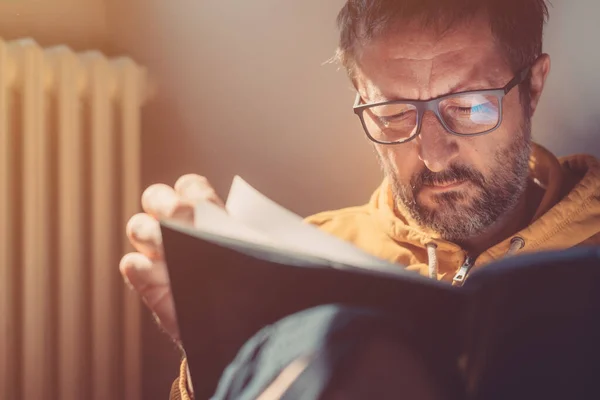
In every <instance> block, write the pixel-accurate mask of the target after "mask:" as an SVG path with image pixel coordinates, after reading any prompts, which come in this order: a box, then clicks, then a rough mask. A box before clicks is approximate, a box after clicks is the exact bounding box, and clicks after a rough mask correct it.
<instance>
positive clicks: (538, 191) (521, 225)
mask: <svg viewBox="0 0 600 400" xmlns="http://www.w3.org/2000/svg"><path fill="white" fill-rule="evenodd" d="M546 16H547V7H546V4H545V2H544V0H395V1H394V0H349V1H348V2H347V3H346V5H345V6H344V7H343V9H342V10H341V12H340V15H339V17H338V23H339V27H340V30H341V35H340V45H339V49H338V53H337V58H338V60H339V61H340V62H341V63H342V64H343V65H344V66H345V67H346V69H347V71H348V74H349V77H350V79H351V80H352V82H353V84H354V86H355V88H356V91H357V102H356V105H355V108H354V111H355V113H356V114H357V116H358V117H359V120H360V122H361V124H362V126H363V128H364V130H365V134H366V135H367V137H368V138H369V139H370V140H371V141H372V143H373V146H374V147H375V150H376V153H377V156H378V158H379V161H380V163H381V166H382V169H383V171H384V174H385V179H384V181H383V183H382V184H381V186H380V187H379V189H378V190H377V191H376V192H375V193H374V194H373V196H372V198H371V201H370V202H369V203H368V204H367V205H364V206H360V207H355V208H349V209H344V210H338V211H331V212H325V213H322V214H319V215H315V216H312V217H309V218H308V219H307V221H308V222H310V223H312V224H315V225H317V226H319V227H320V228H321V229H323V230H325V231H327V232H329V233H331V234H333V235H336V236H338V237H340V238H342V239H345V240H348V241H350V242H352V243H354V244H355V245H357V246H358V247H360V248H362V249H364V250H366V251H367V252H370V253H372V254H374V255H376V256H379V257H382V258H385V259H388V260H391V261H396V262H398V263H400V264H403V265H408V266H409V267H408V269H410V270H414V271H418V272H420V273H421V274H423V275H426V276H429V277H431V278H432V279H438V280H441V281H444V282H448V283H449V284H453V285H462V284H463V283H464V281H465V280H466V279H467V278H468V275H469V273H470V272H471V271H472V270H474V269H477V268H481V267H483V266H485V265H486V264H488V263H489V262H491V261H493V260H496V259H499V258H502V257H505V256H507V255H511V254H516V253H522V252H536V251H542V250H550V249H563V248H569V247H574V246H580V245H587V244H598V243H600V235H599V232H600V201H599V199H600V168H599V165H598V161H597V160H596V159H595V158H593V157H591V156H583V155H578V156H572V157H566V158H563V159H560V160H559V159H557V158H556V157H555V156H553V155H552V154H551V153H550V152H548V151H547V150H545V149H544V148H543V147H541V146H539V145H537V144H535V143H533V142H532V138H531V118H532V116H533V115H534V113H535V111H536V109H537V106H538V103H539V101H540V98H541V96H542V92H543V89H544V84H545V82H546V79H547V77H548V74H549V71H550V57H549V56H548V55H547V54H543V53H542V33H543V26H544V23H545V18H546ZM565 134H568V132H565ZM204 200H210V201H213V202H215V203H217V204H221V205H222V201H221V200H220V199H219V198H218V196H217V195H216V194H215V192H214V190H213V189H212V187H211V186H210V184H209V183H208V182H207V181H206V179H205V178H202V177H198V176H194V175H188V176H184V177H182V178H181V179H180V180H179V181H178V182H177V183H176V184H175V187H174V189H171V188H169V187H168V186H165V185H155V186H152V187H150V188H149V189H148V190H147V191H146V192H145V193H144V195H143V198H142V203H143V207H144V210H145V211H146V213H147V214H140V215H137V216H134V217H133V218H132V219H131V221H130V223H129V225H128V235H129V237H130V238H131V241H132V243H133V244H134V245H135V246H136V248H137V249H138V251H139V253H135V254H130V255H127V256H125V257H124V258H123V260H122V262H121V266H120V267H121V271H122V273H123V275H124V277H125V278H126V280H127V281H128V282H129V283H130V284H131V285H132V286H133V288H134V289H136V290H137V291H139V293H140V295H141V296H142V298H143V299H144V300H145V302H146V303H147V305H148V306H149V307H150V309H151V310H152V311H153V312H154V313H155V315H156V316H157V318H158V319H159V320H160V322H161V324H162V326H163V327H164V329H165V330H166V331H167V332H168V333H169V334H170V335H171V336H172V337H173V339H175V340H177V339H178V331H177V323H176V320H175V313H174V309H173V301H172V297H171V293H170V289H169V282H168V276H167V273H166V267H165V265H164V263H163V262H162V258H161V240H160V232H159V228H158V223H157V221H156V218H161V217H173V216H175V217H177V218H180V219H182V220H188V221H189V220H191V218H192V214H191V212H190V210H191V209H192V206H193V204H194V203H195V202H197V201H204ZM182 371H183V372H185V363H184V365H183V366H182ZM189 386H190V385H189V382H187V380H186V374H185V373H182V375H181V379H180V380H179V383H178V386H177V385H175V387H176V388H180V391H181V393H180V395H181V396H182V397H183V398H186V396H187V393H186V391H187V390H188V389H189Z"/></svg>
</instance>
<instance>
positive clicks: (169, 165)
mask: <svg viewBox="0 0 600 400" xmlns="http://www.w3.org/2000/svg"><path fill="white" fill-rule="evenodd" d="M343 2H344V1H343V0H328V1H326V2H324V1H322V0H310V1H308V0H305V1H294V2H292V1H287V2H282V1H278V0H254V1H239V0H203V1H197V0H171V1H170V2H168V3H167V2H164V1H160V0H130V1H128V2H123V1H119V0H111V2H109V14H108V18H109V21H111V25H110V31H111V33H112V34H113V35H114V36H113V42H114V43H113V44H115V45H116V46H117V47H116V49H117V50H118V51H124V52H128V53H132V54H134V55H135V56H136V58H138V60H140V61H141V62H143V63H144V64H146V65H148V66H149V67H150V70H151V71H152V72H153V74H154V78H155V79H156V81H157V82H158V84H159V92H158V93H159V97H158V98H157V99H156V100H155V101H154V102H153V103H152V104H151V105H150V106H149V107H148V108H147V109H146V113H145V117H144V143H143V146H144V147H143V148H144V150H143V151H144V165H143V169H144V185H149V184H151V183H154V182H165V183H172V182H173V181H174V180H175V179H176V177H177V176H179V175H181V174H183V173H188V172H196V173H201V174H206V175H207V176H208V177H209V178H210V179H211V181H212V182H213V183H214V184H215V185H216V187H217V189H218V191H219V192H220V193H221V194H223V195H225V194H226V193H227V188H228V185H229V182H230V180H231V177H232V176H233V175H234V174H236V173H237V174H241V175H243V176H244V177H245V178H247V179H248V180H249V181H250V182H251V183H253V184H254V185H256V186H257V187H258V188H259V189H260V190H262V191H264V192H265V193H267V194H268V195H270V196H271V197H273V198H274V199H276V200H277V201H279V202H281V203H282V204H284V205H285V206H287V207H289V208H291V209H292V210H294V211H296V212H298V213H300V214H302V215H307V214H310V213H313V212H317V211H319V210H324V209H330V208H336V207H343V206H346V205H350V204H358V203H362V202H364V201H366V200H367V198H368V196H369V194H370V192H371V190H372V189H373V188H374V187H375V185H377V183H378V181H379V176H380V174H379V170H378V167H377V165H376V163H375V160H374V157H373V155H372V151H371V149H370V145H369V144H368V142H367V141H366V139H364V137H363V134H362V130H361V129H360V127H359V125H358V123H357V120H356V119H355V117H354V115H353V114H352V111H351V106H352V102H353V99H354V96H353V93H352V90H351V87H350V85H349V84H348V82H347V81H346V78H345V76H344V73H343V72H342V71H339V72H338V71H337V70H336V67H335V66H333V65H323V63H324V61H326V60H327V59H328V58H329V57H330V56H331V55H332V52H333V50H334V48H335V44H336V30H335V23H334V21H335V16H336V14H337V11H338V10H339V8H340V6H341V5H342V4H343ZM553 4H554V6H553V8H552V9H551V14H552V17H551V21H550V24H549V26H548V29H547V34H546V49H545V50H546V51H548V52H549V53H550V54H551V55H552V56H553V71H552V74H551V77H550V80H549V82H548V87H547V92H546V93H545V95H544V98H543V100H542V103H541V105H540V108H539V112H538V114H537V116H536V117H535V122H534V135H535V137H536V139H537V140H538V141H539V142H541V143H542V144H544V145H547V146H548V147H549V148H550V149H551V150H553V151H555V152H556V153H557V154H561V155H562V154H569V153H573V152H592V153H594V154H596V155H600V145H599V144H598V141H597V139H596V126H597V125H598V124H597V122H600V121H599V115H600V114H599V113H598V107H597V106H596V104H597V102H598V95H597V93H598V92H599V89H600V80H598V79H596V71H597V70H598V69H599V68H600V53H598V52H597V51H594V50H593V47H592V44H591V42H592V38H594V37H598V35H599V34H600V27H599V26H598V24H597V23H596V21H595V15H597V11H599V6H598V4H597V2H594V0H570V1H569V2H568V3H567V2H566V1H561V0H555V1H553ZM594 10H595V11H596V12H594ZM147 329H148V331H147V332H146V335H147V336H146V338H145V343H146V345H145V346H146V348H147V349H152V351H150V350H148V351H147V353H146V357H147V361H148V362H149V363H151V362H156V363H159V365H157V366H151V365H149V364H146V379H147V381H146V382H147V386H146V388H147V390H148V393H159V392H160V391H164V387H165V385H166V384H168V383H170V380H171V379H172V377H173V376H174V374H175V373H176V365H177V358H176V356H174V352H173V351H172V348H171V346H170V345H169V344H168V343H167V341H166V340H165V339H164V337H163V336H162V335H161V334H159V333H157V331H156V329H154V326H153V325H152V323H149V324H148V326H147ZM161 395H162V393H161ZM159 397H160V396H159Z"/></svg>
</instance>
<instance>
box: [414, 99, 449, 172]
mask: <svg viewBox="0 0 600 400" xmlns="http://www.w3.org/2000/svg"><path fill="white" fill-rule="evenodd" d="M416 140H417V146H418V147H419V159H420V160H421V161H423V163H424V164H425V166H426V167H427V168H428V169H429V170H430V171H431V172H441V171H443V170H445V169H446V168H447V167H448V166H449V165H450V163H451V162H452V160H454V159H455V158H456V157H457V156H458V143H457V141H456V138H455V137H454V136H453V135H451V134H450V133H448V132H447V131H446V129H445V128H444V127H443V126H442V124H441V122H440V121H439V120H438V119H437V117H436V116H435V114H433V113H432V112H430V111H428V112H426V113H425V115H424V116H423V122H422V124H421V133H420V134H419V137H417V139H416Z"/></svg>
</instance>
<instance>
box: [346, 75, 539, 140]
mask: <svg viewBox="0 0 600 400" xmlns="http://www.w3.org/2000/svg"><path fill="white" fill-rule="evenodd" d="M529 71H531V65H530V66H528V67H526V68H524V69H522V70H521V71H520V72H519V73H517V75H515V77H514V78H513V79H511V81H510V82H508V83H507V84H506V86H504V87H503V88H497V89H484V90H470V91H466V92H460V93H451V94H446V95H443V96H440V97H437V98H435V99H431V100H391V101H384V102H380V103H371V104H360V102H361V97H360V94H357V95H356V101H355V103H354V107H353V108H354V113H355V114H356V115H357V116H358V118H359V119H360V122H361V124H362V126H363V129H364V131H365V133H366V134H367V136H368V138H369V139H370V140H372V141H373V142H375V143H379V144H383V145H395V144H403V143H407V142H410V141H411V140H414V139H415V138H416V137H418V136H419V135H420V133H421V126H422V122H423V116H424V115H425V112H426V111H431V112H433V113H434V114H435V116H436V118H437V119H438V121H440V123H441V124H442V126H443V127H444V129H446V131H447V132H448V133H450V134H452V135H456V136H463V137H472V136H481V135H487V134H488V133H491V132H493V131H495V130H496V129H498V128H499V127H500V125H502V117H503V112H502V103H503V100H504V96H506V95H507V94H508V93H509V92H510V91H511V90H512V89H513V88H515V87H516V86H517V85H520V84H521V83H523V81H524V80H525V78H527V76H528V75H529ZM466 94H480V95H483V96H496V97H497V98H498V123H497V124H496V126H494V127H493V128H491V129H488V130H486V131H484V132H478V133H458V132H455V131H453V130H452V129H451V128H450V127H449V126H448V124H446V122H445V121H444V118H442V116H441V114H440V109H439V104H440V103H441V102H442V101H443V100H446V99H448V98H452V97H457V96H462V95H466ZM390 104H408V105H412V106H414V107H415V109H416V110H417V127H416V128H417V129H416V130H415V133H414V134H412V135H411V136H410V137H408V138H406V139H402V140H397V141H394V142H386V141H382V140H377V139H375V138H374V137H373V136H372V135H371V134H370V133H369V129H368V128H367V124H366V123H365V118H364V115H363V114H364V112H365V111H366V110H368V109H369V108H371V107H377V106H386V105H390Z"/></svg>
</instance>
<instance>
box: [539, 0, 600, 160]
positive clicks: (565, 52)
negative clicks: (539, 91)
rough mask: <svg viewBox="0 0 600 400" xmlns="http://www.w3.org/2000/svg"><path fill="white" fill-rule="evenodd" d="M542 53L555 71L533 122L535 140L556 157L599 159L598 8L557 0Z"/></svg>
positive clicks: (591, 1) (585, 0) (591, 2)
mask: <svg viewBox="0 0 600 400" xmlns="http://www.w3.org/2000/svg"><path fill="white" fill-rule="evenodd" d="M552 3H553V5H554V6H553V7H552V8H551V9H550V13H551V16H550V23H549V25H548V30H547V31H546V37H545V48H544V51H545V52H547V53H549V54H550V56H551V57H552V71H551V73H550V77H549V79H548V84H547V88H546V91H545V93H544V96H543V98H542V101H541V104H540V108H539V110H538V111H539V112H538V113H537V115H536V117H535V121H534V136H535V137H536V139H537V140H538V141H539V142H541V143H543V144H545V145H546V146H547V147H548V148H550V149H551V150H552V151H554V152H555V153H556V154H560V155H566V154H573V153H580V152H584V153H592V154H594V155H596V156H600V140H598V134H599V131H600V107H598V104H599V102H600V94H599V93H600V80H599V79H598V70H599V69H600V52H599V51H598V37H600V25H598V21H597V18H596V17H597V15H598V12H599V11H600V4H599V3H598V2H597V1H595V0H553V1H552Z"/></svg>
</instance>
